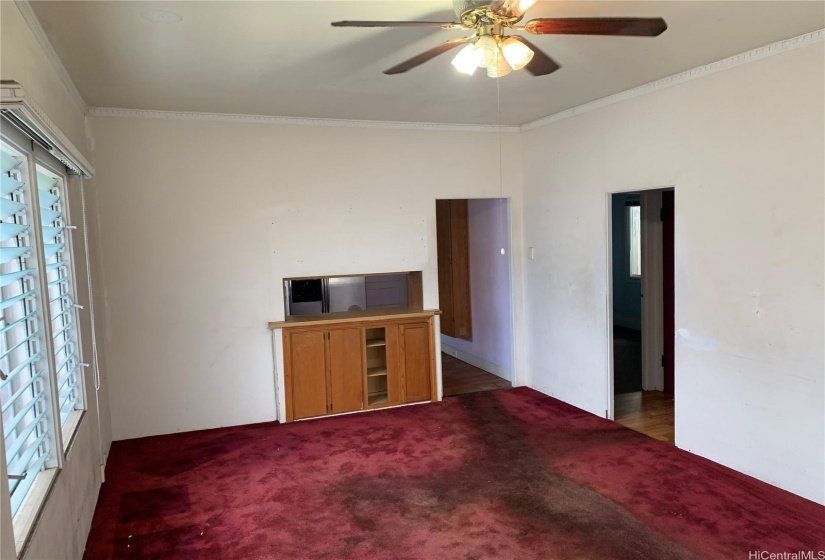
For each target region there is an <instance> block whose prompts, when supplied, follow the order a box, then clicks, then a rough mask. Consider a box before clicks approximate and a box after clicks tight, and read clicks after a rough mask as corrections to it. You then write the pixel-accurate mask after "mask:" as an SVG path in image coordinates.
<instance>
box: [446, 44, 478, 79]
mask: <svg viewBox="0 0 825 560" xmlns="http://www.w3.org/2000/svg"><path fill="white" fill-rule="evenodd" d="M483 58H484V51H482V50H481V49H479V48H477V47H476V46H475V45H473V44H469V45H467V46H466V47H464V48H463V49H461V50H460V51H458V54H457V55H455V58H454V59H453V62H452V65H453V66H455V68H456V70H458V71H459V72H461V73H462V74H467V75H468V76H472V75H473V73H474V72H475V71H476V68H478V67H479V66H481V63H482V62H483Z"/></svg>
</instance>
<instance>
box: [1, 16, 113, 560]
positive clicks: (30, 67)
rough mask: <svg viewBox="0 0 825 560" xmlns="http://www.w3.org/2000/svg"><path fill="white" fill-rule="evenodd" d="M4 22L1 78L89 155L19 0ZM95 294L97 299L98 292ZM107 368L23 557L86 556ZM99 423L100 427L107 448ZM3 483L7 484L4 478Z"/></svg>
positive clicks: (73, 194)
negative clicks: (22, 92) (15, 85)
mask: <svg viewBox="0 0 825 560" xmlns="http://www.w3.org/2000/svg"><path fill="white" fill-rule="evenodd" d="M0 25H1V26H2V27H1V28H0V78H2V79H3V80H14V81H16V82H18V83H20V84H21V85H22V86H23V88H24V90H25V92H26V95H27V96H29V97H30V98H31V99H32V100H33V101H34V102H35V103H36V104H37V105H38V106H39V107H40V109H42V110H43V111H44V112H45V113H46V115H47V116H48V118H49V119H50V120H51V121H52V122H53V123H54V124H55V125H56V126H57V127H58V128H59V130H60V131H61V132H62V133H63V134H64V135H65V136H66V137H67V138H68V139H69V140H70V141H71V142H72V143H73V144H74V146H75V148H77V149H78V150H79V151H80V152H81V153H82V154H83V156H84V157H86V158H87V159H88V160H90V161H91V160H92V157H91V156H92V153H91V149H90V145H89V144H88V143H87V139H86V132H85V107H82V106H81V104H79V103H78V102H77V101H76V100H75V99H74V98H73V96H72V95H70V93H69V91H68V89H67V87H66V86H65V84H64V83H63V82H62V81H61V79H60V76H59V75H58V73H57V70H56V69H55V68H54V67H53V66H52V64H51V62H50V61H49V58H48V57H47V55H46V54H45V52H44V50H43V49H42V48H41V46H40V44H39V43H38V42H37V40H36V38H35V36H34V34H33V33H32V31H31V29H29V27H28V25H27V24H26V21H25V20H24V18H23V16H22V14H21V13H20V11H19V9H18V7H17V5H16V4H15V3H14V2H11V1H3V2H0ZM80 188H81V187H80V182H79V180H75V181H72V183H71V185H70V188H69V191H70V193H69V205H70V214H71V221H72V222H73V223H74V224H75V225H77V226H78V230H76V232H75V233H74V237H73V257H74V259H75V263H76V280H77V282H76V284H77V285H76V289H77V293H78V303H80V304H81V305H84V306H85V310H84V311H81V312H80V330H81V338H82V342H83V349H82V357H83V360H84V361H86V362H89V363H91V362H92V353H91V326H90V320H89V314H88V310H89V305H88V303H89V301H88V299H89V298H88V285H87V275H86V270H85V252H84V249H83V239H82V230H81V229H80V225H81V215H80V214H81V212H80ZM85 188H86V189H87V190H86V192H87V198H89V200H87V202H88V203H89V205H90V210H91V212H92V214H91V218H92V222H91V224H90V225H91V231H90V236H91V240H92V243H94V241H95V238H96V234H95V229H94V227H95V224H94V220H93V218H94V214H93V210H94V193H93V192H92V191H90V190H89V187H88V186H87V187H85ZM93 277H94V276H93ZM95 299H96V300H97V299H98V298H97V296H96V298H95ZM103 374H104V379H103V387H102V391H101V392H100V405H101V406H100V419H99V418H98V411H97V406H96V400H95V389H94V383H93V379H92V374H91V370H86V375H85V379H84V382H85V388H86V395H87V400H88V403H87V404H88V411H87V412H86V414H85V415H84V417H83V419H82V421H81V423H80V425H79V427H78V428H77V434H76V436H75V440H74V443H73V444H72V447H71V448H70V449H69V452H68V454H67V455H66V459H65V467H64V469H63V470H62V471H61V472H60V473H59V474H58V476H57V477H56V479H55V482H54V486H53V487H52V489H51V493H50V494H49V496H48V499H47V501H46V504H45V506H44V508H43V510H42V514H41V518H40V520H39V522H38V524H37V526H36V529H35V531H34V533H33V535H32V537H31V540H30V543H29V546H28V548H27V550H26V555H25V557H26V558H31V559H32V560H35V559H36V560H40V559H44V558H48V559H62V558H66V559H77V558H80V557H82V554H83V548H84V545H85V542H86V536H87V534H88V530H89V527H90V525H91V519H92V514H93V512H94V507H95V504H96V502H97V494H98V491H99V489H100V468H99V463H100V458H101V455H104V456H105V455H106V454H107V453H108V449H109V446H110V444H111V427H110V422H109V412H108V398H107V396H106V395H107V394H106V380H105V369H104V371H103ZM98 428H100V433H101V438H100V440H102V450H101V443H100V440H99V437H98ZM5 479H6V472H5V461H3V462H2V465H0V480H5ZM3 486H4V487H5V484H3ZM6 492H7V490H6ZM4 496H7V494H3V495H0V499H3V500H4V503H5V499H4ZM7 513H8V512H7V511H4V515H2V519H0V524H1V525H2V535H3V539H2V540H3V544H2V550H0V554H2V558H4V559H5V558H10V557H13V555H14V554H15V553H14V542H13V540H10V539H9V538H8V537H9V535H10V531H11V520H10V518H9V515H8V514H7Z"/></svg>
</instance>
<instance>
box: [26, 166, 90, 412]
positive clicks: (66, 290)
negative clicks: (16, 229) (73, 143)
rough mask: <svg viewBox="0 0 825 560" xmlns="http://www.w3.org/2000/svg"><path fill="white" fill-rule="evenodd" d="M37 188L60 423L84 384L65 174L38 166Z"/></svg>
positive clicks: (71, 407) (76, 400) (75, 406)
mask: <svg viewBox="0 0 825 560" xmlns="http://www.w3.org/2000/svg"><path fill="white" fill-rule="evenodd" d="M37 188H38V191H39V198H40V209H39V210H40V223H41V226H42V228H43V249H44V255H45V257H46V262H45V274H46V281H47V286H48V291H49V293H48V300H49V311H50V316H51V321H52V338H53V340H54V344H53V348H54V359H55V367H56V373H57V392H58V407H59V409H60V425H61V426H63V425H64V424H65V423H66V420H67V419H68V418H69V415H70V414H71V413H72V411H73V410H75V409H77V408H79V405H80V404H81V402H80V385H79V383H78V377H79V376H78V371H77V368H78V367H80V360H79V359H78V335H77V330H76V328H75V327H76V325H77V321H76V316H75V313H76V306H75V305H74V296H73V292H72V269H71V265H72V263H71V261H70V254H71V253H70V251H69V242H68V241H69V240H68V231H67V229H66V223H65V215H66V212H65V207H64V204H63V202H64V200H65V196H64V194H65V183H64V180H63V178H62V177H59V176H56V175H54V174H51V173H49V171H48V170H46V169H44V168H43V167H41V166H39V165H38V166H37Z"/></svg>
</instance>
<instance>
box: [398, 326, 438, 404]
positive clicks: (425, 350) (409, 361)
mask: <svg viewBox="0 0 825 560" xmlns="http://www.w3.org/2000/svg"><path fill="white" fill-rule="evenodd" d="M399 338H400V343H401V356H400V357H401V369H402V378H403V387H404V402H408V403H410V402H420V401H428V400H431V398H432V396H431V390H432V384H431V379H430V378H431V371H432V353H431V348H430V344H431V342H432V337H431V335H430V324H429V322H422V323H409V324H404V325H400V326H399Z"/></svg>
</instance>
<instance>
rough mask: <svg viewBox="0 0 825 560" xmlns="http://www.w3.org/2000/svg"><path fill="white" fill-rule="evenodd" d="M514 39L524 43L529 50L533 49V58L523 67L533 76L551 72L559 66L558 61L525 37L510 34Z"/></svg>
mask: <svg viewBox="0 0 825 560" xmlns="http://www.w3.org/2000/svg"><path fill="white" fill-rule="evenodd" d="M511 37H513V38H514V39H516V41H519V42H521V43H524V45H526V46H527V47H528V48H529V49H530V50H531V51H533V59H532V60H531V61H530V62H528V63H527V66H525V67H524V69H525V70H527V71H528V72H530V73H531V74H532V75H534V76H546V75H547V74H552V73H553V72H555V71H556V70H558V69H559V68H561V66H560V65H559V63H558V62H556V61H555V60H553V59H552V58H550V57H549V56H547V54H545V52H544V51H542V50H541V49H540V48H538V47H537V46H536V45H534V44H533V43H531V42H530V41H528V40H527V39H525V38H524V37H520V36H518V35H511Z"/></svg>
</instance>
